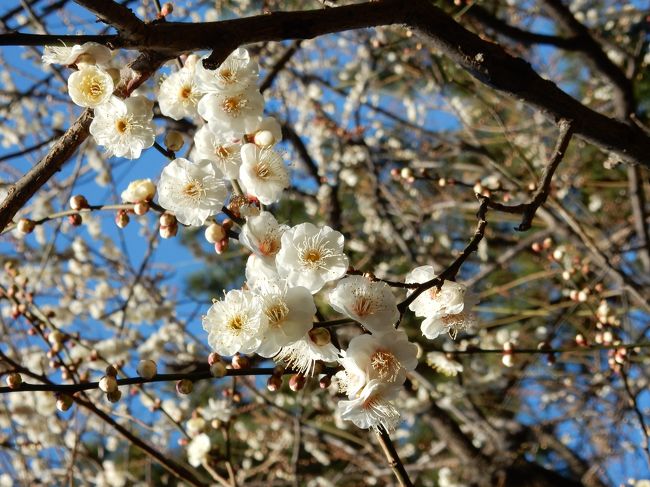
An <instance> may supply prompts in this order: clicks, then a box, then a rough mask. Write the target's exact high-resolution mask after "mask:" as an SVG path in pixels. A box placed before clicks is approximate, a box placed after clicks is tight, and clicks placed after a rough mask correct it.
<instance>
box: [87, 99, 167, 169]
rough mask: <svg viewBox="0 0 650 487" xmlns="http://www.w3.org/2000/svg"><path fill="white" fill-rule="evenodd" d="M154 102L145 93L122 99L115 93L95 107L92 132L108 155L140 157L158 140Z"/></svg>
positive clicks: (130, 157)
mask: <svg viewBox="0 0 650 487" xmlns="http://www.w3.org/2000/svg"><path fill="white" fill-rule="evenodd" d="M152 107H153V103H152V102H151V101H150V100H148V99H147V98H145V97H143V96H132V97H130V98H127V99H126V100H120V99H119V98H117V97H115V96H113V97H111V98H110V99H109V101H108V102H106V103H104V104H103V105H100V106H98V107H97V108H95V117H94V119H93V121H92V123H91V124H90V133H91V134H92V135H93V137H94V138H95V142H97V144H99V145H101V146H104V147H105V148H106V154H107V155H108V156H109V157H110V156H112V155H115V156H118V157H126V158H127V159H137V158H138V157H140V154H141V153H142V151H143V150H144V149H146V148H148V147H151V146H152V145H153V143H154V140H155V133H154V128H155V127H154V124H153V122H152V120H151V119H152V118H153V111H152Z"/></svg>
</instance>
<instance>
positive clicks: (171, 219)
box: [160, 213, 177, 227]
mask: <svg viewBox="0 0 650 487" xmlns="http://www.w3.org/2000/svg"><path fill="white" fill-rule="evenodd" d="M160 225H161V226H163V227H171V226H173V225H177V221H176V217H175V216H174V215H173V214H171V213H163V214H162V215H160Z"/></svg>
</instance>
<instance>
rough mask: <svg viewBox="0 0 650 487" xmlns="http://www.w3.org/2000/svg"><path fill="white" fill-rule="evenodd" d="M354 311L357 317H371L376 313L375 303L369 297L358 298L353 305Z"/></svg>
mask: <svg viewBox="0 0 650 487" xmlns="http://www.w3.org/2000/svg"><path fill="white" fill-rule="evenodd" d="M352 311H354V313H355V314H356V315H357V316H369V315H371V314H373V313H374V312H375V302H374V300H372V299H370V298H369V297H368V296H358V297H357V299H355V300H354V304H353V305H352Z"/></svg>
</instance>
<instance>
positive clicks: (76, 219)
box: [68, 213, 83, 227]
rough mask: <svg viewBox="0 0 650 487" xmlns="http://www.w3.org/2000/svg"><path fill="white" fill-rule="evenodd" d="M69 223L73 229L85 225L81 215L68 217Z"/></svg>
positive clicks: (76, 214)
mask: <svg viewBox="0 0 650 487" xmlns="http://www.w3.org/2000/svg"><path fill="white" fill-rule="evenodd" d="M68 223H70V225H72V226H73V227H78V226H79V225H81V224H82V223H83V220H82V219H81V215H80V214H79V213H75V214H74V215H68Z"/></svg>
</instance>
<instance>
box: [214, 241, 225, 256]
mask: <svg viewBox="0 0 650 487" xmlns="http://www.w3.org/2000/svg"><path fill="white" fill-rule="evenodd" d="M226 250H228V239H227V238H224V239H223V240H219V241H218V242H217V243H215V244H214V251H215V252H216V253H217V254H219V255H221V254H223V253H224V252H225V251H226Z"/></svg>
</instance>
